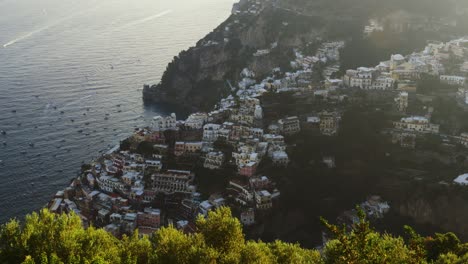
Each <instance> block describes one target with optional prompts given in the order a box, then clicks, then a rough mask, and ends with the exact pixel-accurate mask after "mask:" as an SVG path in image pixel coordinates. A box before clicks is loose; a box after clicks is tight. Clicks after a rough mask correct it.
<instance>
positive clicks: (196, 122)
mask: <svg viewBox="0 0 468 264" xmlns="http://www.w3.org/2000/svg"><path fill="white" fill-rule="evenodd" d="M206 122H208V114H207V113H194V114H191V115H190V116H189V117H188V118H187V120H185V126H186V127H188V128H191V129H202V128H203V125H204V124H205V123H206Z"/></svg>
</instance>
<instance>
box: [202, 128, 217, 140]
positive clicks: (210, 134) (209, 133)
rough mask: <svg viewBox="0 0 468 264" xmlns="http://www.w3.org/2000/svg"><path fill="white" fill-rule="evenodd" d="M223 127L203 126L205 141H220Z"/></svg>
mask: <svg viewBox="0 0 468 264" xmlns="http://www.w3.org/2000/svg"><path fill="white" fill-rule="evenodd" d="M220 129H221V125H218V124H206V125H204V126H203V141H208V142H214V141H216V140H217V139H218V136H219V130H220Z"/></svg>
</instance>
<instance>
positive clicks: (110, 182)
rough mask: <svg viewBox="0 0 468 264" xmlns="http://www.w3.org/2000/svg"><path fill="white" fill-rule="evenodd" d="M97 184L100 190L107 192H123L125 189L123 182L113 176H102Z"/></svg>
mask: <svg viewBox="0 0 468 264" xmlns="http://www.w3.org/2000/svg"><path fill="white" fill-rule="evenodd" d="M97 183H98V186H99V189H101V190H103V191H106V192H114V191H115V190H118V191H123V190H124V189H125V185H124V184H123V182H121V181H120V180H119V179H117V178H115V177H112V176H101V177H99V178H98V180H97Z"/></svg>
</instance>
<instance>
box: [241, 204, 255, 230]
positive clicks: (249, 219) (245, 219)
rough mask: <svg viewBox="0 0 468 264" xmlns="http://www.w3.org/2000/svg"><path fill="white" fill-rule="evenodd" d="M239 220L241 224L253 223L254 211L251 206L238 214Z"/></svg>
mask: <svg viewBox="0 0 468 264" xmlns="http://www.w3.org/2000/svg"><path fill="white" fill-rule="evenodd" d="M240 221H241V223H242V224H243V225H245V226H249V225H253V224H255V211H254V209H253V208H249V209H247V210H245V211H243V212H242V213H241V215H240Z"/></svg>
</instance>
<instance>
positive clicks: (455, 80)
mask: <svg viewBox="0 0 468 264" xmlns="http://www.w3.org/2000/svg"><path fill="white" fill-rule="evenodd" d="M440 81H441V82H442V83H446V84H449V85H459V86H463V85H465V82H466V78H465V77H462V76H454V75H441V76H440Z"/></svg>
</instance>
